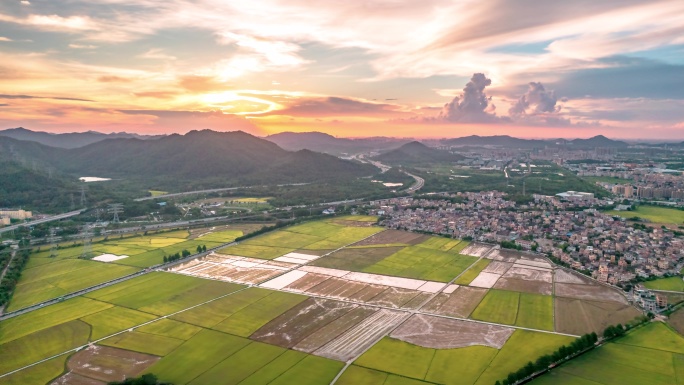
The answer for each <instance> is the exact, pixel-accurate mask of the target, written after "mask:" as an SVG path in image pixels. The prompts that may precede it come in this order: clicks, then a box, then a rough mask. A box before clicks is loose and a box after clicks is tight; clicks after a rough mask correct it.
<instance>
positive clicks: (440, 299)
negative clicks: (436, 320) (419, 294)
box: [422, 286, 487, 318]
mask: <svg viewBox="0 0 684 385" xmlns="http://www.w3.org/2000/svg"><path fill="white" fill-rule="evenodd" d="M486 294H487V289H480V288H475V287H467V286H461V287H458V288H457V289H456V290H455V291H453V292H452V293H450V294H448V293H440V294H438V295H437V296H436V297H435V298H434V299H433V300H431V301H430V302H428V303H427V304H426V305H425V306H424V307H423V308H422V310H423V311H426V312H430V313H434V314H440V315H447V316H451V317H460V318H466V317H468V316H470V314H471V313H472V312H473V310H475V308H476V307H477V305H478V304H479V303H480V302H481V301H482V298H484V296H485V295H486Z"/></svg>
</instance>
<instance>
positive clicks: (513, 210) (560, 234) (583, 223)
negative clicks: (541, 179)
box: [371, 191, 684, 288]
mask: <svg viewBox="0 0 684 385" xmlns="http://www.w3.org/2000/svg"><path fill="white" fill-rule="evenodd" d="M533 198H534V200H533V201H532V202H530V203H527V204H516V203H515V202H513V201H511V200H508V199H507V197H506V195H505V194H504V193H501V192H497V191H488V192H463V193H456V194H446V193H444V194H433V195H430V196H427V197H424V198H412V197H405V198H393V199H385V200H377V201H373V202H371V207H372V213H374V214H377V215H381V216H384V218H385V219H384V221H383V224H384V225H385V226H386V227H389V228H394V229H403V230H409V231H418V232H426V233H433V234H441V235H449V236H452V237H454V238H462V239H472V240H476V241H480V242H490V243H497V244H500V245H502V247H505V248H516V249H520V250H528V251H534V252H537V253H542V254H546V255H547V256H548V257H550V258H552V259H554V260H555V261H557V262H560V263H562V264H563V265H567V266H569V267H571V268H573V269H575V270H577V271H580V272H583V273H585V274H587V275H591V276H592V277H593V278H595V279H597V280H598V281H601V282H605V283H609V284H612V285H617V286H620V287H623V288H625V287H630V286H632V284H633V283H635V282H637V281H640V280H645V279H651V278H653V277H664V276H671V275H678V274H679V271H680V269H681V268H682V265H683V262H684V236H683V235H684V234H682V233H681V232H678V231H673V230H669V229H664V228H656V227H649V226H644V225H641V224H639V223H637V224H632V223H629V222H628V221H626V220H625V219H624V218H621V217H618V216H612V215H607V214H604V213H602V212H601V211H600V210H601V209H603V208H606V207H611V206H612V205H614V202H613V201H610V200H605V199H597V198H594V197H593V196H592V195H591V194H585V195H583V194H579V193H576V192H567V193H561V194H558V196H544V195H534V196H533Z"/></svg>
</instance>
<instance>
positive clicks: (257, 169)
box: [0, 130, 375, 187]
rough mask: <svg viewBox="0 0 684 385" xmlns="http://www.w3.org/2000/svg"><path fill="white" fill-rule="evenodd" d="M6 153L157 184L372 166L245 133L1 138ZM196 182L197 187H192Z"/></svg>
mask: <svg viewBox="0 0 684 385" xmlns="http://www.w3.org/2000/svg"><path fill="white" fill-rule="evenodd" d="M3 143H4V148H5V149H6V151H9V150H7V149H8V148H12V150H11V151H13V154H14V155H16V156H17V157H21V158H23V159H26V161H27V162H33V161H35V162H37V163H38V164H47V165H50V166H51V167H55V168H56V169H58V170H59V171H62V172H64V173H67V174H70V175H74V176H97V177H105V178H117V179H131V180H133V179H135V180H148V181H153V182H154V183H155V184H156V185H158V186H160V185H165V186H171V187H172V186H173V185H174V184H178V183H186V184H187V183H189V184H194V185H202V186H209V185H219V184H220V185H221V186H230V185H241V184H273V183H291V182H312V181H329V180H345V179H350V178H357V177H362V176H369V175H371V174H373V173H374V172H375V168H373V167H372V166H370V165H364V164H359V163H355V162H351V161H346V160H342V159H339V158H336V157H333V156H330V155H325V154H320V153H315V152H312V151H308V150H302V151H298V152H290V151H286V150H283V149H282V148H280V147H278V146H277V145H276V144H274V143H271V142H269V141H267V140H263V139H260V138H257V137H255V136H252V135H249V134H247V133H244V132H240V131H237V132H215V131H210V130H204V131H191V132H189V133H187V134H185V135H178V134H174V135H169V136H166V137H163V138H160V139H157V140H141V139H108V140H103V141H100V142H97V143H93V144H90V145H87V146H84V147H80V148H75V149H56V148H52V147H47V146H43V145H40V144H38V143H34V142H24V141H15V140H12V139H9V138H4V137H0V145H1V144H3ZM195 182H196V183H195Z"/></svg>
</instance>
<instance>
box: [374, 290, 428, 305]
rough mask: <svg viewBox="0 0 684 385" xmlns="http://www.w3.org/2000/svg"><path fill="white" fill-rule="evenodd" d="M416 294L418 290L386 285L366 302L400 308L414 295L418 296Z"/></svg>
mask: <svg viewBox="0 0 684 385" xmlns="http://www.w3.org/2000/svg"><path fill="white" fill-rule="evenodd" d="M418 294H420V292H419V291H416V290H410V289H401V288H398V287H388V288H387V289H385V290H384V291H383V292H382V293H380V294H378V295H376V296H375V297H373V298H372V299H370V300H369V301H367V303H369V304H372V305H378V306H387V307H392V308H400V307H403V306H404V305H405V304H406V303H408V302H409V301H411V300H412V299H413V298H414V297H416V296H418Z"/></svg>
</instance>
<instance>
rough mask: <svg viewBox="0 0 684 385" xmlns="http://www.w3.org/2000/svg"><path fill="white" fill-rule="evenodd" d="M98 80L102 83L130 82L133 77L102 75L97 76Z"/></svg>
mask: <svg viewBox="0 0 684 385" xmlns="http://www.w3.org/2000/svg"><path fill="white" fill-rule="evenodd" d="M97 81H98V82H102V83H130V82H132V81H133V79H129V78H124V77H121V76H113V75H104V76H100V77H99V78H97Z"/></svg>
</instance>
